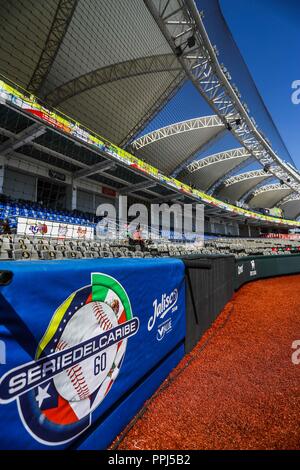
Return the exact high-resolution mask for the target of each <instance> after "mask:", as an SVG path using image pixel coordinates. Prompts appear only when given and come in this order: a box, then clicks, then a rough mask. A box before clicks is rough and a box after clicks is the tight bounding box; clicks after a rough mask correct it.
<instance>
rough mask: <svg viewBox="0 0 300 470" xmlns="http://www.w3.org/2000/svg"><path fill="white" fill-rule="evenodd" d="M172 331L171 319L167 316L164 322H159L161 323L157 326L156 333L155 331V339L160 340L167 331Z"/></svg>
mask: <svg viewBox="0 0 300 470" xmlns="http://www.w3.org/2000/svg"><path fill="white" fill-rule="evenodd" d="M171 331H172V320H171V318H168V320H166V321H165V322H164V323H161V325H159V326H158V328H157V333H156V339H157V341H161V340H162V339H164V337H165V335H166V334H167V333H170V332H171Z"/></svg>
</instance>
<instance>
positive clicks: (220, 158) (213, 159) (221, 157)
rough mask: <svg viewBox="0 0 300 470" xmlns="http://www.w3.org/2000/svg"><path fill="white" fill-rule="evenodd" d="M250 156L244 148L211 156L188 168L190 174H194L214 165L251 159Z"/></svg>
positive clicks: (194, 162)
mask: <svg viewBox="0 0 300 470" xmlns="http://www.w3.org/2000/svg"><path fill="white" fill-rule="evenodd" d="M250 155H251V154H250V153H249V152H248V151H247V150H246V149H245V148H243V147H241V148H237V149H232V150H227V151H225V152H219V153H215V154H214V155H209V156H208V157H205V158H202V159H201V160H195V161H193V162H192V163H190V164H189V165H188V166H187V170H188V171H189V172H190V173H194V172H195V171H198V170H201V168H205V167H206V166H209V165H213V164H214V163H220V162H224V161H228V160H232V159H235V158H241V157H250Z"/></svg>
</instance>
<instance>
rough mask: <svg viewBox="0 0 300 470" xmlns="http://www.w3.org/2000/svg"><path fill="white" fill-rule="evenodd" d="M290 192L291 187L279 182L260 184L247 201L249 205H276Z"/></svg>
mask: <svg viewBox="0 0 300 470" xmlns="http://www.w3.org/2000/svg"><path fill="white" fill-rule="evenodd" d="M291 193H292V189H291V188H289V187H288V186H287V185H281V184H280V183H276V184H268V185H265V186H262V187H261V188H259V189H257V190H256V191H255V192H254V195H253V197H252V199H251V200H250V201H249V206H250V207H257V208H265V207H273V206H276V204H278V203H279V202H280V201H281V200H282V199H283V198H284V197H286V196H288V195H289V194H291Z"/></svg>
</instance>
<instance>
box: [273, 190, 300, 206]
mask: <svg viewBox="0 0 300 470" xmlns="http://www.w3.org/2000/svg"><path fill="white" fill-rule="evenodd" d="M292 201H300V195H299V194H297V193H293V194H289V195H288V196H285V197H284V198H282V199H281V200H280V201H279V202H278V205H279V206H282V205H283V204H287V203H288V202H292Z"/></svg>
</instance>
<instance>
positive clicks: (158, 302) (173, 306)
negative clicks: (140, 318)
mask: <svg viewBox="0 0 300 470" xmlns="http://www.w3.org/2000/svg"><path fill="white" fill-rule="evenodd" d="M177 301H178V290H177V289H174V290H173V291H172V292H171V293H170V294H169V295H167V294H165V293H164V294H162V296H161V298H160V299H155V300H154V302H153V314H152V315H151V317H150V318H149V321H148V331H151V330H152V329H153V328H154V326H155V325H156V323H157V322H158V321H161V320H164V318H165V316H166V315H167V313H169V312H170V313H174V312H176V310H177V309H178V305H177ZM171 330H172V322H171V319H170V318H169V319H168V320H166V321H164V322H162V323H160V324H159V325H158V327H157V335H156V339H157V341H161V340H162V339H163V338H164V336H165V335H166V333H169V332H170V331H171Z"/></svg>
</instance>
